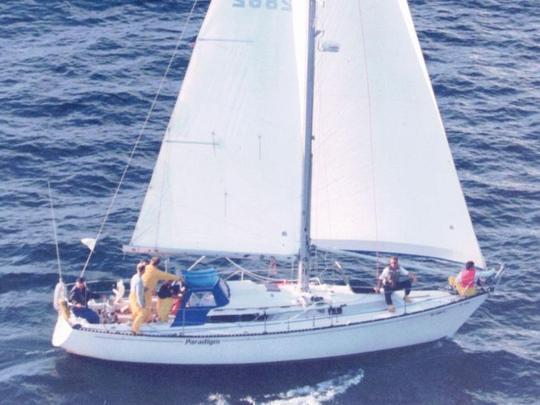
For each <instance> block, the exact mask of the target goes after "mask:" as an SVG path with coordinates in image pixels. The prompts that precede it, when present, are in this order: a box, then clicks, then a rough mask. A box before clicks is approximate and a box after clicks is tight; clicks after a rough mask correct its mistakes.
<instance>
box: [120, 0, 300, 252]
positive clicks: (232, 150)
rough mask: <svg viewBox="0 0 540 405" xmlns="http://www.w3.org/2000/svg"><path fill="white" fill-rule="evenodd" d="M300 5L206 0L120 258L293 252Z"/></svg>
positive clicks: (297, 181)
mask: <svg viewBox="0 0 540 405" xmlns="http://www.w3.org/2000/svg"><path fill="white" fill-rule="evenodd" d="M306 4H307V3H306V2H305V1H304V0H301V1H298V0H295V1H294V2H293V1H290V0H279V1H267V2H251V1H243V0H220V1H213V2H211V4H210V6H209V10H208V13H207V16H206V18H205V21H204V23H203V26H202V28H201V31H200V33H199V37H198V39H197V42H196V45H195V48H194V50H193V55H192V58H191V61H190V64H189V67H188V70H187V73H186V76H185V79H184V82H183V85H182V89H181V92H180V95H179V98H178V100H177V103H176V106H175V108H174V112H173V114H172V117H171V120H170V123H169V125H168V128H167V130H166V134H165V137H164V140H163V144H162V147H161V150H160V153H159V157H158V160H157V163H156V167H155V170H154V173H153V176H152V180H151V183H150V186H149V188H148V191H147V193H146V197H145V199H144V203H143V207H142V210H141V213H140V216H139V219H138V222H137V225H136V228H135V231H134V234H133V237H132V240H131V245H130V246H127V247H126V248H125V250H126V251H146V252H149V251H157V252H161V253H176V252H194V253H195V252H212V253H224V254H234V253H261V254H274V255H292V254H297V252H298V248H299V241H300V236H299V233H300V232H299V231H300V214H301V174H302V161H303V145H304V132H303V131H304V129H303V128H304V125H303V109H304V105H305V71H306V46H307V45H306V44H307V41H306V35H307V34H306V31H307V24H306V21H307V16H306V13H307V7H306ZM293 7H294V9H293Z"/></svg>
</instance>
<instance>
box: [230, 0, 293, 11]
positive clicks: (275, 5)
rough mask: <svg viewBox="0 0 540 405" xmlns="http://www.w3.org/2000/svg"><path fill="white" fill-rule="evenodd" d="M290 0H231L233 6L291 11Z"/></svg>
mask: <svg viewBox="0 0 540 405" xmlns="http://www.w3.org/2000/svg"><path fill="white" fill-rule="evenodd" d="M291 1H292V0H233V7H244V8H245V7H247V8H266V9H268V10H282V11H291V9H292V6H291Z"/></svg>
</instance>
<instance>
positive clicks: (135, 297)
mask: <svg viewBox="0 0 540 405" xmlns="http://www.w3.org/2000/svg"><path fill="white" fill-rule="evenodd" d="M145 268H146V263H145V262H144V261H141V262H140V263H139V264H138V265H137V272H136V273H135V275H134V276H133V277H131V281H130V289H129V306H130V308H131V317H132V323H131V331H132V332H133V333H135V334H138V333H139V329H140V327H141V325H142V324H143V323H144V321H145V320H146V318H147V317H148V311H147V310H146V305H145V303H146V302H145V291H144V284H143V275H144V273H145Z"/></svg>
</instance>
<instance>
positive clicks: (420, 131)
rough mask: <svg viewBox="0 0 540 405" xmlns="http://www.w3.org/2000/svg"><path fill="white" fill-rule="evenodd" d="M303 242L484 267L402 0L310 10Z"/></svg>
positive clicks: (363, 0)
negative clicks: (311, 84)
mask: <svg viewBox="0 0 540 405" xmlns="http://www.w3.org/2000/svg"><path fill="white" fill-rule="evenodd" d="M317 28H318V29H319V30H321V33H320V34H319V36H318V45H317V51H316V65H315V82H316V84H315V112H314V115H315V122H314V136H315V141H314V144H313V151H314V168H313V199H312V224H311V226H312V238H313V240H314V243H315V244H316V245H317V246H318V247H321V248H332V249H351V250H368V251H380V252H396V253H409V254H418V255H425V256H432V257H440V258H445V259H450V260H458V261H464V260H474V261H475V262H476V263H477V264H478V265H480V266H484V265H485V263H484V259H483V257H482V254H481V252H480V249H479V246H478V242H477V240H476V236H475V234H474V230H473V227H472V224H471V220H470V217H469V213H468V210H467V207H466V204H465V199H464V197H463V193H462V190H461V187H460V184H459V180H458V177H457V174H456V170H455V167H454V164H453V160H452V156H451V153H450V149H449V146H448V142H447V139H446V135H445V131H444V128H443V125H442V121H441V118H440V115H439V111H438V108H437V104H436V101H435V97H434V94H433V90H432V87H431V83H430V80H429V77H428V73H427V69H426V66H425V63H424V59H423V56H422V52H421V49H420V46H419V43H418V39H417V36H416V32H415V30H414V27H413V22H412V18H411V15H410V12H409V8H408V5H407V2H406V1H405V0H382V1H381V0H339V1H325V2H322V3H321V4H320V5H319V7H318V16H317Z"/></svg>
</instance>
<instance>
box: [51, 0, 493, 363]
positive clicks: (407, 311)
mask: <svg viewBox="0 0 540 405" xmlns="http://www.w3.org/2000/svg"><path fill="white" fill-rule="evenodd" d="M315 250H316V251H321V252H332V253H336V254H342V255H348V254H351V255H354V254H355V253H353V252H377V253H378V254H388V255H390V254H406V255H413V256H422V257H429V258H437V259H443V260H448V261H454V262H465V261H467V260H473V261H474V262H475V263H476V264H477V266H478V267H481V268H486V263H485V260H484V257H483V255H482V253H481V250H480V247H479V244H478V241H477V238H476V236H475V233H474V229H473V225H472V222H471V219H470V216H469V213H468V210H467V206H466V203H465V199H464V195H463V192H462V190H461V186H460V183H459V179H458V176H457V173H456V169H455V167H454V163H453V159H452V156H451V152H450V148H449V145H448V142H447V139H446V135H445V131H444V127H443V124H442V120H441V117H440V114H439V111H438V108H437V104H436V100H435V96H434V92H433V89H432V87H431V83H430V79H429V76H428V72H427V69H426V65H425V62H424V59H423V56H422V51H421V49H420V45H419V41H418V38H417V35H416V32H415V29H414V26H413V21H412V17H411V14H410V11H409V8H408V4H407V1H406V0H382V1H381V0H339V1H338V0H326V1H322V0H213V1H212V2H211V3H210V5H209V8H208V11H207V14H206V17H205V19H204V22H203V25H202V28H201V30H200V33H199V35H198V37H197V40H196V43H195V46H194V49H193V54H192V57H191V60H190V63H189V66H188V69H187V72H186V75H185V78H184V81H183V84H182V88H181V91H180V94H179V96H178V99H177V102H176V105H175V107H174V111H173V113H172V116H171V119H170V122H169V124H168V126H167V129H166V131H165V135H164V139H163V142H162V146H161V150H160V153H159V156H158V159H157V162H156V166H155V169H154V172H153V176H152V179H151V182H150V185H149V187H148V189H147V192H146V196H145V199H144V202H143V204H142V209H141V212H140V215H139V217H138V221H137V223H136V226H135V230H134V233H133V236H132V239H131V242H130V243H129V244H128V245H126V246H124V251H125V252H127V253H133V254H136V255H139V256H140V255H159V256H162V257H169V258H172V260H174V258H175V257H193V256H194V255H196V256H200V257H214V258H226V259H227V260H228V261H229V263H230V264H231V268H232V269H233V270H237V272H238V274H241V276H240V277H236V278H229V279H226V278H225V277H223V276H222V275H221V273H219V272H218V271H217V270H216V269H213V268H209V267H206V266H204V265H203V264H200V263H199V260H198V261H197V263H194V266H192V267H193V269H190V270H189V271H184V274H183V275H184V282H185V287H186V292H185V293H184V296H183V298H182V303H181V306H180V308H179V310H178V312H177V313H176V314H171V315H170V321H169V322H165V323H149V324H146V325H144V326H143V327H142V328H141V333H140V334H138V335H133V334H132V333H131V332H130V321H129V316H128V317H127V318H126V317H124V318H126V319H121V318H122V316H119V312H118V308H119V307H122V305H125V303H126V299H125V298H124V297H123V296H122V294H121V293H120V294H119V295H118V296H117V297H116V299H115V300H114V302H111V301H106V302H92V303H91V304H90V305H91V307H93V308H94V309H95V310H100V313H101V317H102V322H100V323H99V324H89V323H87V322H86V321H85V320H84V319H81V318H77V317H75V316H74V315H73V314H72V313H66V311H64V312H62V311H59V316H58V319H57V323H56V326H55V330H54V334H53V338H52V343H53V345H54V346H57V347H61V348H63V349H65V350H66V351H68V352H70V353H74V354H77V355H81V356H88V357H92V358H98V359H105V360H113V361H121V362H138V363H157V364H178V365H230V364H256V363H273V362H286V361H299V360H310V359H322V358H330V357H338V356H347V355H355V354H360V353H367V352H373V351H379V350H387V349H394V348H400V347H406V346H411V345H416V344H421V343H426V342H432V341H436V340H439V339H443V338H447V337H452V336H453V335H454V334H455V333H456V331H457V330H458V329H459V328H460V327H461V326H462V325H463V324H464V323H465V322H466V321H467V319H468V318H469V317H470V316H471V315H472V314H473V313H474V312H475V310H476V309H477V308H478V307H479V306H480V305H482V303H484V301H485V300H486V299H487V297H488V295H489V293H490V291H491V290H493V288H492V287H491V288H483V289H479V290H478V292H477V294H476V295H473V296H469V297H462V296H460V295H458V294H456V293H454V292H452V291H450V290H448V289H445V288H439V289H434V290H414V289H413V291H412V293H411V294H410V298H411V299H412V302H411V303H408V302H406V301H405V300H404V299H403V294H402V292H396V293H394V294H393V302H394V303H395V306H396V311H395V312H389V311H388V310H387V306H386V304H385V300H384V296H383V294H376V293H374V292H368V291H363V292H360V293H358V292H355V291H354V290H353V289H352V288H351V286H350V285H349V284H348V283H342V284H328V283H325V282H323V281H322V280H320V279H318V278H316V277H312V276H311V275H313V274H315V273H316V271H315V270H316V269H315V262H314V261H313V260H312V256H313V252H314V251H315ZM245 257H261V258H276V259H277V260H282V261H287V260H291V261H293V262H294V263H295V269H296V270H295V274H296V276H295V277H294V281H291V280H277V279H275V280H274V279H266V278H263V277H255V279H252V278H249V277H248V273H249V272H248V271H247V270H245V269H243V268H242V266H241V264H239V263H240V262H241V260H242V258H245ZM195 264H197V266H195ZM501 270H502V269H501ZM501 270H499V272H498V273H497V277H499V275H500V272H501ZM370 271H371V269H370ZM488 287H489V286H488ZM122 288H123V285H122V284H121V283H120V285H119V290H121V289H122ZM61 290H62V289H61V288H59V289H58V291H61ZM60 295H61V294H60ZM60 295H59V296H60ZM56 298H58V297H56ZM56 298H55V299H56ZM111 314H112V315H114V317H112V318H111Z"/></svg>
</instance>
